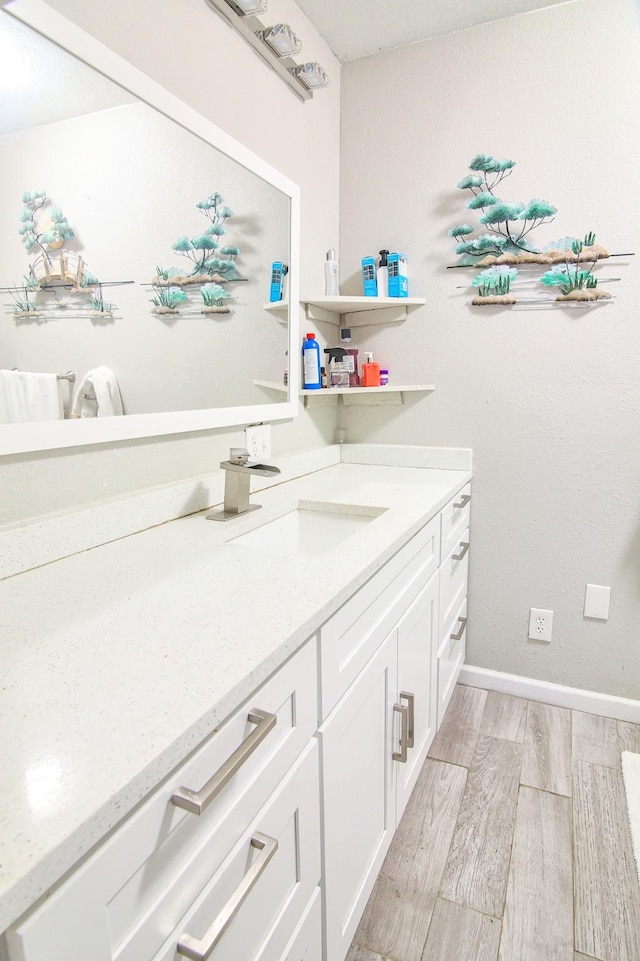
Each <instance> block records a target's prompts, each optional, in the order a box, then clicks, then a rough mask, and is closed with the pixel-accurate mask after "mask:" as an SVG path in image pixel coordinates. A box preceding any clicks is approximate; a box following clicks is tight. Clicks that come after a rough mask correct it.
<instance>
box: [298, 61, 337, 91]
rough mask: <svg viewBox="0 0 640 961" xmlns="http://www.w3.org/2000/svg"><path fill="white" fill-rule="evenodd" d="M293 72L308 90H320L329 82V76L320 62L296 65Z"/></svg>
mask: <svg viewBox="0 0 640 961" xmlns="http://www.w3.org/2000/svg"><path fill="white" fill-rule="evenodd" d="M293 72H294V74H295V76H296V77H297V78H298V80H299V81H300V83H303V84H304V85H305V87H307V89H308V90H318V89H319V88H320V87H326V86H327V85H328V83H329V77H328V76H327V74H326V73H325V71H324V70H323V69H322V67H321V66H320V64H319V63H315V62H314V63H303V64H302V65H301V66H299V67H294V70H293Z"/></svg>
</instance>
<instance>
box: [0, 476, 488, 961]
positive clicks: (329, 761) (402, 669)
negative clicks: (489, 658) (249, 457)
mask: <svg viewBox="0 0 640 961" xmlns="http://www.w3.org/2000/svg"><path fill="white" fill-rule="evenodd" d="M467 476H468V475H467ZM411 481H412V483H415V478H414V477H412V478H411ZM459 483H462V478H461V479H460V481H459ZM451 489H455V487H454V485H453V482H452V483H451V486H448V484H447V486H444V491H443V492H441V493H440V495H439V499H438V501H437V503H436V502H434V504H433V508H432V511H433V510H435V509H436V508H437V507H438V506H439V505H441V504H442V502H443V499H444V498H445V497H446V496H447V492H448V491H450V490H451ZM420 517H424V513H422V514H419V515H418V519H417V522H416V524H415V526H414V527H412V528H411V529H412V530H416V528H417V527H418V524H419V518H420ZM469 528H470V485H469V484H467V486H466V487H463V488H462V489H461V490H460V491H459V492H458V493H457V494H456V496H455V497H453V498H452V499H451V500H450V501H449V502H448V503H447V504H446V506H445V507H444V508H442V509H440V511H439V512H438V513H436V514H435V515H434V516H432V517H431V519H430V520H429V521H428V522H427V523H426V524H424V525H423V526H422V527H420V528H419V529H417V531H416V533H415V534H413V536H411V537H410V539H409V540H408V541H406V543H404V544H403V546H402V547H400V548H399V549H398V550H396V552H395V553H391V551H389V553H390V554H391V556H389V555H388V554H387V555H386V556H387V557H388V559H387V560H386V561H385V562H384V563H383V564H381V566H378V567H377V569H375V568H374V570H375V572H374V573H373V575H372V576H370V577H369V578H368V580H366V581H365V582H364V583H362V582H360V583H362V586H361V587H360V588H359V589H358V590H357V591H355V593H353V594H352V595H351V596H350V597H348V599H347V600H346V601H345V602H344V603H343V604H342V605H341V606H340V607H339V608H338V609H337V610H336V609H335V603H334V605H333V606H332V607H331V608H329V610H333V611H334V613H333V614H331V615H330V616H329V617H328V618H327V619H326V620H324V623H322V622H321V621H320V618H318V620H316V621H315V622H309V624H307V625H306V626H305V627H304V631H305V632H306V631H311V630H313V631H315V632H316V633H314V634H313V636H312V637H310V638H309V639H308V640H307V642H306V643H304V644H302V645H301V646H300V647H299V648H298V650H297V651H296V653H294V654H293V655H292V656H291V657H290V658H289V659H288V660H287V661H286V662H285V663H284V664H282V666H280V667H279V668H278V669H277V670H276V671H275V673H273V674H272V675H271V677H270V678H269V679H268V680H267V681H266V682H265V683H263V684H262V685H261V686H260V687H259V688H258V689H257V690H256V691H255V692H254V693H253V694H252V696H251V697H250V698H248V699H247V700H246V701H245V703H244V704H243V705H242V706H241V707H240V708H239V709H238V710H236V711H235V712H234V713H233V714H232V715H231V716H230V717H229V718H227V720H226V721H225V722H224V723H223V724H222V725H221V726H220V727H219V728H218V729H217V730H216V731H215V732H214V733H213V734H212V735H211V736H210V737H208V738H207V740H206V741H204V742H203V743H202V744H201V745H200V746H199V747H198V748H197V749H196V750H195V751H194V752H193V753H192V754H191V755H190V756H189V757H187V758H186V760H184V761H183V762H182V764H181V765H180V767H178V768H177V769H176V770H175V771H174V772H173V773H172V774H171V775H170V776H169V777H168V778H167V779H166V780H165V781H164V782H163V783H162V784H160V785H159V786H158V787H156V788H155V789H154V790H153V791H152V792H151V793H150V794H149V795H148V797H147V798H145V799H144V800H143V801H142V802H141V803H140V804H139V806H138V807H137V809H135V810H134V811H133V812H132V813H130V814H129V815H128V816H127V817H126V818H125V819H124V820H123V821H122V822H121V823H120V825H118V826H116V827H115V828H114V829H113V830H112V832H111V833H110V834H109V835H108V836H107V837H106V838H105V839H104V840H103V841H101V843H100V844H99V845H98V846H97V847H96V848H94V850H93V851H92V852H90V853H89V854H88V855H86V856H85V858H84V859H83V860H82V861H80V862H79V863H78V865H77V866H76V867H75V868H74V869H73V870H72V871H71V872H70V874H69V875H68V876H67V877H66V879H63V880H62V881H61V882H59V883H58V884H57V886H55V887H53V888H52V890H51V892H50V893H49V894H47V895H45V896H43V897H41V899H40V901H39V902H38V903H36V904H35V906H34V907H33V908H32V909H31V910H30V911H28V912H27V913H26V914H25V915H24V916H23V917H22V918H21V919H20V920H18V921H17V922H16V923H14V924H13V925H12V926H11V927H10V928H9V929H8V930H7V931H6V932H5V936H4V941H3V939H1V938H0V958H1V959H2V961H68V959H69V958H72V957H73V958H79V959H80V958H83V959H84V958H86V959H90V961H180V958H182V957H186V958H191V959H195V961H198V959H200V961H206V959H208V958H210V959H212V961H344V958H345V956H346V954H347V951H348V949H349V945H350V943H351V941H352V939H353V936H354V934H355V931H356V928H357V926H358V923H359V921H360V918H361V915H362V912H363V911H364V908H365V905H366V903H367V900H368V898H369V896H370V894H371V891H372V889H373V885H374V883H375V880H376V877H377V875H378V873H379V871H380V869H381V867H382V864H383V861H384V858H385V855H386V853H387V850H388V848H389V845H390V843H391V840H392V838H393V834H394V832H395V830H396V828H397V825H398V822H399V821H400V818H401V817H402V814H403V812H404V810H405V807H406V804H407V802H408V800H409V797H410V795H411V792H412V790H413V788H414V786H415V783H416V781H417V779H418V776H419V774H420V770H421V768H422V766H423V763H424V760H425V758H426V756H427V752H428V750H429V746H430V744H431V741H432V740H433V737H434V735H435V733H436V730H437V727H438V725H439V724H440V722H441V720H442V716H443V714H444V711H445V710H446V706H447V704H448V701H449V698H450V696H451V693H452V691H453V688H454V686H455V682H456V680H457V678H458V675H459V672H460V668H461V666H462V663H463V661H464V653H465V625H466V598H467V579H468V551H469V543H470V541H469ZM406 530H407V529H406V527H405V528H404V536H406ZM398 543H402V540H399V541H398ZM333 596H334V597H335V595H333ZM325 616H326V615H325ZM244 690H245V691H246V690H249V687H246V688H245V689H244ZM198 812H199V813H198Z"/></svg>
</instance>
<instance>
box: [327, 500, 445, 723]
mask: <svg viewBox="0 0 640 961" xmlns="http://www.w3.org/2000/svg"><path fill="white" fill-rule="evenodd" d="M439 557H440V516H439V515H438V516H437V517H434V518H433V520H431V521H429V523H428V524H425V526H424V527H423V528H422V529H421V530H419V531H418V533H417V534H416V535H415V536H414V537H412V538H411V540H410V541H409V543H408V544H405V546H404V547H403V548H401V550H399V551H398V553H397V554H395V555H394V556H393V557H392V558H391V560H390V561H388V562H387V563H386V564H385V565H384V568H382V569H381V570H380V571H378V572H377V573H376V574H374V575H373V577H372V578H370V580H368V581H367V583H366V584H364V585H363V586H362V587H361V588H360V590H359V591H357V592H356V593H355V594H354V595H353V597H351V598H349V600H348V601H347V602H346V603H345V604H343V605H342V607H341V608H340V609H339V610H338V611H336V613H335V614H334V615H333V617H331V618H329V620H328V621H327V622H326V623H325V624H323V626H322V627H321V629H320V673H321V677H322V704H321V711H322V718H326V717H327V715H328V714H329V712H330V711H331V710H332V708H333V707H335V705H336V704H337V703H338V701H339V700H340V698H341V697H342V695H343V694H344V692H345V691H346V690H347V688H348V687H349V686H350V685H351V684H352V682H353V681H354V680H355V679H356V677H357V676H358V675H359V674H360V672H361V671H362V669H363V668H364V667H365V665H366V664H367V662H368V661H369V659H370V658H371V656H372V655H373V654H374V653H375V651H376V650H377V648H378V647H379V646H380V644H382V642H383V641H384V640H385V638H386V637H387V635H388V634H389V631H391V630H392V629H393V627H394V626H395V624H396V622H397V621H398V619H399V618H400V616H401V615H402V613H403V612H404V611H405V610H406V608H407V607H408V606H409V604H410V603H411V601H412V600H413V599H414V598H415V597H416V596H417V595H418V593H419V592H420V590H421V588H422V587H423V586H424V585H425V584H426V583H427V581H428V580H429V578H430V577H431V575H432V574H433V573H434V571H435V570H436V569H437V567H438V560H439Z"/></svg>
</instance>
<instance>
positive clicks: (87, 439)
mask: <svg viewBox="0 0 640 961" xmlns="http://www.w3.org/2000/svg"><path fill="white" fill-rule="evenodd" d="M2 12H3V13H6V14H10V15H11V16H14V17H16V18H17V19H18V20H21V21H22V22H23V23H25V24H27V25H28V26H30V27H33V29H34V30H36V31H37V32H38V33H41V34H42V35H43V36H45V37H47V38H48V39H49V40H52V41H53V42H54V43H57V44H58V45H59V46H60V47H63V48H64V49H65V50H67V51H68V52H69V53H71V54H73V55H74V56H75V57H77V58H78V59H79V60H82V61H83V62H84V63H86V64H87V65H88V66H89V67H92V68H93V69H94V70H97V71H99V72H100V73H102V74H103V75H104V76H106V77H107V78H108V79H110V80H113V81H115V83H117V84H119V85H120V86H122V87H124V88H125V89H126V90H128V91H129V92H130V93H132V94H133V95H134V96H136V97H138V98H139V99H140V100H142V101H144V102H145V103H147V104H149V105H150V106H151V107H155V109H156V110H159V111H160V112H161V113H163V114H164V115H165V116H167V117H169V118H170V119H172V120H174V121H176V122H177V123H179V124H180V125H181V126H183V127H185V128H186V129H187V130H190V131H191V132H192V133H194V134H196V135H197V136H198V137H200V138H201V139H202V140H204V141H206V142H207V143H210V144H211V145H212V146H213V147H216V148H217V149H218V150H221V151H222V152H224V153H225V154H227V155H228V156H229V157H231V158H232V159H233V160H235V161H236V162H237V163H239V164H241V165H242V166H244V167H246V168H247V169H249V170H251V171H252V172H253V173H255V174H257V175H258V176H259V177H262V179H263V180H265V181H267V182H268V183H270V184H272V185H273V186H274V187H276V188H277V189H278V190H280V191H282V193H284V194H285V195H286V196H288V197H289V200H290V255H289V276H288V286H289V296H288V300H289V318H288V320H289V328H288V333H289V337H288V345H289V357H290V358H294V357H296V356H297V351H298V334H297V328H298V310H297V305H298V298H299V295H298V278H299V275H300V269H299V268H300V264H299V255H300V189H299V187H298V186H297V184H294V183H293V182H292V181H291V180H289V179H288V178H287V177H285V176H284V175H283V174H281V173H279V171H277V170H275V169H274V168H273V167H272V166H271V165H270V164H268V163H266V162H265V161H264V160H262V159H261V158H260V157H258V156H257V155H256V154H254V153H253V152H252V151H251V150H249V149H248V148H246V147H244V146H243V145H242V144H241V143H239V142H238V141H237V140H235V139H234V138H233V137H231V136H229V134H227V133H225V132H224V131H223V130H221V129H220V128H219V127H217V126H216V125H215V124H213V123H211V121H209V120H207V119H206V118H205V117H203V116H202V115H201V114H199V113H198V112H197V111H196V110H194V109H193V108H192V107H189V106H188V105H187V104H185V103H184V102H183V101H182V100H179V99H178V98H177V97H175V96H174V95H173V94H172V93H170V92H169V91H168V90H166V89H165V88H164V87H162V86H160V85H159V84H157V83H156V82H155V81H154V80H151V78H150V77H147V76H146V74H144V73H143V72H142V71H141V70H138V69H137V67H134V66H132V64H130V63H128V62H127V61H126V60H124V59H123V58H122V57H120V56H119V55H118V54H116V53H114V52H113V51H112V50H110V49H109V48H108V47H106V46H105V45H104V44H102V43H100V42H99V41H98V40H96V39H95V38H94V37H92V36H91V35H90V34H88V33H86V32H85V31H84V30H81V29H80V28H79V27H77V26H76V25H75V24H74V23H72V22H71V21H69V20H67V19H66V17H63V16H62V15H61V14H59V13H57V12H56V11H55V10H53V9H52V8H51V7H49V6H48V5H47V4H46V3H44V2H42V0H9V2H8V3H6V4H5V5H4V6H3V7H2ZM0 15H2V14H1V13H0ZM298 368H299V365H298V364H295V363H290V364H289V378H288V379H289V384H288V389H289V393H288V396H287V400H285V401H282V402H276V403H268V404H267V403H265V404H250V405H244V406H240V407H220V408H212V409H210V410H185V411H176V412H172V413H161V414H127V415H126V416H124V417H104V418H86V419H74V420H63V421H46V422H42V423H22V424H2V425H0V455H3V454H17V453H26V452H29V451H39V450H53V449H56V448H66V447H79V446H84V445H93V444H104V443H108V442H113V441H123V440H131V439H134V438H143V437H157V436H165V435H169V434H182V433H187V432H193V431H201V430H209V429H214V428H220V427H240V426H242V425H243V424H252V423H258V422H262V421H276V420H285V419H290V418H292V417H295V416H296V415H297V413H298V391H299V386H300V385H299V378H300V372H299V369H298Z"/></svg>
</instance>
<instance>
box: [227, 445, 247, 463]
mask: <svg viewBox="0 0 640 961" xmlns="http://www.w3.org/2000/svg"><path fill="white" fill-rule="evenodd" d="M248 460H249V451H248V450H247V449H246V447H232V448H231V449H230V450H229V461H230V463H232V464H238V465H239V466H240V467H244V465H245V464H246V463H247V461H248Z"/></svg>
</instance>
